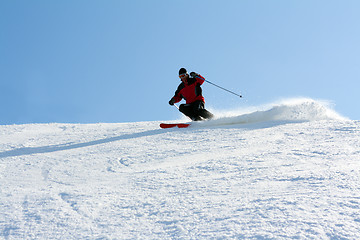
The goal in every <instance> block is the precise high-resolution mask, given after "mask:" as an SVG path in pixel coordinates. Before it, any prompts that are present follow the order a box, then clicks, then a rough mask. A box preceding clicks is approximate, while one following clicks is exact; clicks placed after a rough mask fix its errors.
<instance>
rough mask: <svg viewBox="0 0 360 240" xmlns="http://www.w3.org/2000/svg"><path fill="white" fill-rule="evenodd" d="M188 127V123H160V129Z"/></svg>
mask: <svg viewBox="0 0 360 240" xmlns="http://www.w3.org/2000/svg"><path fill="white" fill-rule="evenodd" d="M188 126H190V123H160V127H161V128H173V127H178V128H187V127H188Z"/></svg>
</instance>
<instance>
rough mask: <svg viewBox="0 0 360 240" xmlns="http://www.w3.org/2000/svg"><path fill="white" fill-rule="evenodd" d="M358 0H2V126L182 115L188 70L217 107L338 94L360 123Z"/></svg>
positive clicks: (337, 100)
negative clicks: (181, 90)
mask: <svg viewBox="0 0 360 240" xmlns="http://www.w3.org/2000/svg"><path fill="white" fill-rule="evenodd" d="M359 13H360V1H358V0H344V1H340V0H337V1H334V0H293V1H289V0H272V1H269V0H256V1H254V0H222V1H220V0H218V1H212V0H184V1H180V0H152V1H150V0H143V1H140V0H106V1H103V0H97V1H95V0H62V1H49V0H32V1H28V0H11V1H10V0H9V1H7V0H3V1H0V124H21V123H47V122H64V123H67V122H69V123H96V122H134V121H136V122H137V121H153V120H172V119H177V118H179V117H180V116H181V114H180V113H178V112H177V111H176V109H175V108H174V107H171V106H170V105H168V101H169V99H170V98H171V97H172V96H173V94H174V91H175V90H176V88H177V86H178V84H179V83H180V80H179V78H178V70H179V68H181V67H185V68H187V69H188V71H189V72H190V71H195V72H198V73H200V74H202V75H203V76H204V77H205V78H206V79H207V80H209V81H211V82H213V83H216V84H218V85H220V86H222V87H225V88H228V89H230V90H232V91H234V92H239V93H241V94H243V96H244V98H243V99H240V98H238V97H236V96H233V95H231V94H229V93H227V92H224V91H223V90H221V89H218V88H216V87H214V86H212V85H209V84H208V83H204V85H203V93H204V97H205V99H206V106H207V108H211V109H214V110H222V109H227V110H230V109H241V108H246V107H248V106H257V105H261V104H266V103H270V102H272V101H276V100H279V99H283V98H294V97H309V98H313V99H321V100H329V101H331V102H332V103H333V104H334V109H335V110H336V111H337V112H338V113H340V114H342V115H343V116H345V117H348V118H350V119H353V120H359V119H360V107H359V102H360V101H359V94H358V92H359V89H360V14H359Z"/></svg>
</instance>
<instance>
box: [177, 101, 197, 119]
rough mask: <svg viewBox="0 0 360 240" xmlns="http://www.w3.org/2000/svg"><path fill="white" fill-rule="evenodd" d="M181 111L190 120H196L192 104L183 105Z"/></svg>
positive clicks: (180, 107)
mask: <svg viewBox="0 0 360 240" xmlns="http://www.w3.org/2000/svg"><path fill="white" fill-rule="evenodd" d="M179 110H180V112H182V113H183V114H185V115H186V116H188V117H189V118H191V119H194V117H195V116H194V110H193V106H192V104H181V105H180V106H179Z"/></svg>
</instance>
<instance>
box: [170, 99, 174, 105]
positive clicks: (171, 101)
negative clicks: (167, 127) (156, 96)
mask: <svg viewBox="0 0 360 240" xmlns="http://www.w3.org/2000/svg"><path fill="white" fill-rule="evenodd" d="M174 103H175V99H173V98H172V99H170V101H169V104H170V105H171V106H172V105H174Z"/></svg>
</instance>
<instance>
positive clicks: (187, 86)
mask: <svg viewBox="0 0 360 240" xmlns="http://www.w3.org/2000/svg"><path fill="white" fill-rule="evenodd" d="M179 78H180V79H181V82H182V83H180V85H179V86H178V88H177V90H176V92H175V95H174V97H172V98H171V100H170V101H169V104H170V105H174V103H177V102H180V101H181V100H182V99H185V100H186V104H181V105H180V107H179V110H180V112H182V113H183V114H185V115H186V116H188V117H189V118H191V119H192V120H193V121H201V120H204V119H211V118H213V117H214V115H213V114H212V113H210V112H209V111H208V110H206V109H205V99H204V97H203V96H202V89H201V85H202V84H203V83H204V82H205V78H204V77H203V76H201V75H200V74H197V73H195V72H191V73H190V76H189V74H188V73H187V71H186V69H185V68H180V70H179Z"/></svg>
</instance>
